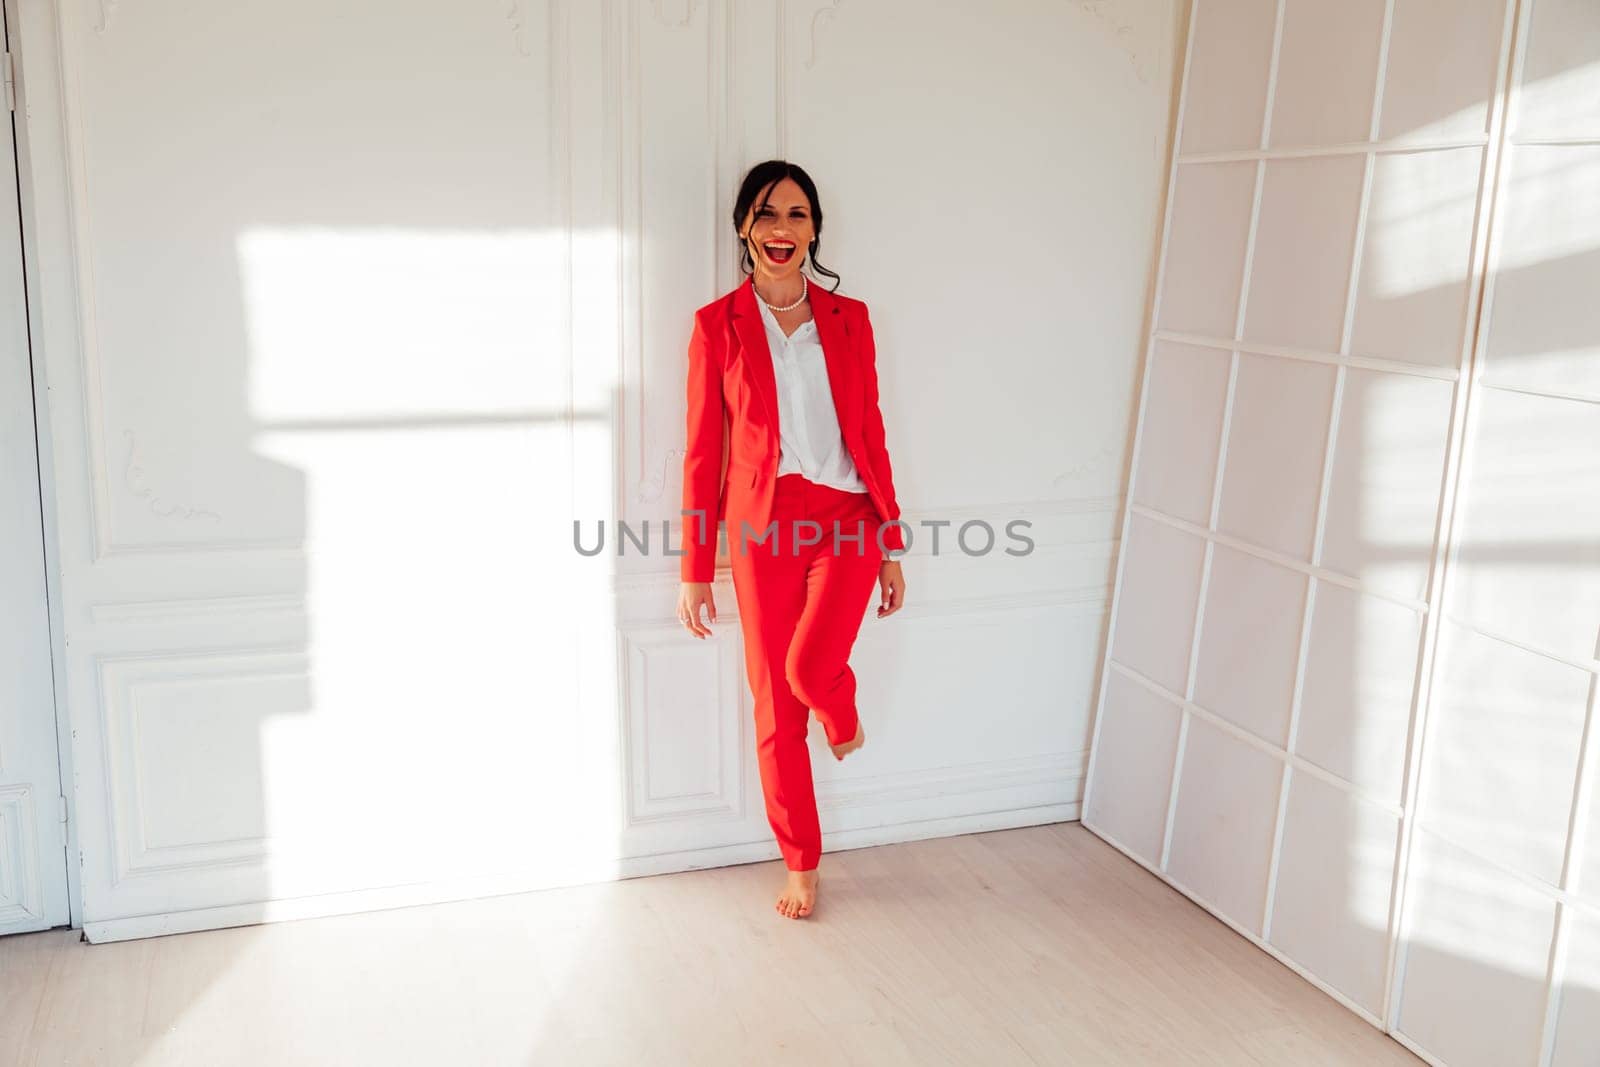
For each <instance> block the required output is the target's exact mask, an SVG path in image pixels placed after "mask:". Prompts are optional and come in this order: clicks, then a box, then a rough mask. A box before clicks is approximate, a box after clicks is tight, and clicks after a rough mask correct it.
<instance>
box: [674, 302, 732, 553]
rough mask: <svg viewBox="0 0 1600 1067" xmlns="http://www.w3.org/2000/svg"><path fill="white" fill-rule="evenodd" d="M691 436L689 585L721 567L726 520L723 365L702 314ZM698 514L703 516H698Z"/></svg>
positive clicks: (686, 529) (687, 453)
mask: <svg viewBox="0 0 1600 1067" xmlns="http://www.w3.org/2000/svg"><path fill="white" fill-rule="evenodd" d="M688 386H689V388H688V407H687V410H688V437H687V444H686V445H685V448H684V453H683V510H684V511H685V512H687V514H684V515H680V516H679V519H680V521H681V522H682V524H683V534H682V538H681V546H682V552H683V554H682V556H680V557H679V561H678V569H679V574H680V576H681V579H682V580H683V581H685V582H709V581H711V580H712V579H713V578H714V577H715V573H716V565H717V520H718V519H719V518H720V517H721V516H722V501H721V494H722V452H723V448H724V444H725V434H724V426H723V424H724V419H725V416H726V414H727V413H726V411H725V410H724V403H723V399H722V367H721V366H720V360H719V358H718V356H717V353H716V351H715V350H714V349H713V347H712V345H711V341H710V336H709V334H708V332H707V330H706V328H705V324H704V323H703V322H701V321H700V315H699V314H698V313H697V314H696V315H695V317H694V333H693V335H692V336H691V337H690V339H689V381H688ZM696 512H698V514H696Z"/></svg>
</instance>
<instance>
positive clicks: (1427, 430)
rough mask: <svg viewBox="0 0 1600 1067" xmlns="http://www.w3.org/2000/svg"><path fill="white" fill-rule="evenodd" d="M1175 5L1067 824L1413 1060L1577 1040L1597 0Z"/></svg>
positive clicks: (1592, 638)
mask: <svg viewBox="0 0 1600 1067" xmlns="http://www.w3.org/2000/svg"><path fill="white" fill-rule="evenodd" d="M1192 26H1193V35H1192V39H1191V43H1190V51H1189V56H1188V63H1187V76H1186V80H1185V89H1184V100H1183V104H1182V111H1181V115H1182V118H1181V135H1180V136H1181V140H1180V144H1179V149H1178V163H1177V165H1176V166H1175V167H1174V172H1173V188H1174V194H1173V198H1172V199H1173V208H1172V212H1171V214H1170V216H1169V219H1168V222H1167V226H1166V237H1165V242H1164V250H1165V251H1164V265H1163V270H1162V281H1161V285H1160V291H1159V297H1158V309H1157V312H1156V316H1155V329H1154V331H1153V334H1152V336H1151V353H1150V359H1149V362H1148V369H1147V373H1146V381H1145V393H1144V398H1143V402H1142V405H1141V412H1140V420H1139V425H1140V429H1139V435H1138V444H1137V446H1136V458H1135V470H1134V478H1133V484H1132V489H1131V507H1130V509H1129V514H1128V516H1127V521H1128V524H1129V525H1128V530H1129V536H1128V539H1127V545H1128V550H1127V551H1126V552H1125V553H1124V559H1123V562H1122V564H1121V566H1120V573H1119V581H1118V592H1117V597H1116V603H1115V608H1114V616H1113V624H1112V636H1111V639H1110V647H1109V651H1108V655H1107V658H1106V663H1105V668H1106V671H1105V678H1104V683H1103V686H1102V700H1101V704H1100V707H1099V711H1098V717H1097V721H1096V736H1097V741H1096V745H1095V751H1094V759H1093V768H1092V771H1091V778H1090V783H1089V787H1088V795H1087V797H1086V802H1085V815H1084V819H1085V823H1086V824H1087V825H1089V826H1090V827H1091V828H1092V829H1094V830H1095V831H1096V832H1098V833H1100V834H1102V835H1103V836H1105V837H1106V838H1107V839H1108V840H1111V841H1112V842H1113V843H1115V844H1117V845H1118V846H1119V847H1121V848H1123V849H1124V850H1125V851H1127V852H1128V853H1129V854H1130V855H1132V856H1134V857H1135V858H1136V859H1138V860H1139V861H1140V862H1142V863H1144V864H1146V865H1147V866H1149V867H1150V868H1151V869H1153V870H1155V871H1156V872H1157V873H1159V874H1161V875H1162V876H1163V877H1165V878H1166V879H1167V880H1169V881H1170V882H1172V883H1173V884H1174V885H1176V886H1178V887H1179V888H1180V889H1182V890H1183V891H1184V892H1186V893H1187V894H1189V895H1190V896H1191V897H1193V898H1194V899H1196V900H1197V901H1199V902H1200V903H1201V904H1203V905H1204V906H1206V907H1207V908H1209V909H1210V910H1212V911H1213V912H1215V913H1216V914H1217V915H1219V916H1220V917H1222V918H1223V919H1224V920H1225V921H1227V922H1228V923H1229V924H1230V925H1232V926H1234V927H1235V929H1237V930H1239V931H1240V932H1241V933H1243V934H1244V935H1245V936H1247V937H1250V938H1251V939H1252V940H1255V941H1256V942H1257V943H1259V944H1261V945H1262V946H1263V947H1264V948H1266V949H1267V950H1268V951H1269V952H1271V953H1273V954H1274V955H1276V956H1278V957H1279V958H1280V959H1282V960H1284V961H1285V962H1286V963H1288V964H1289V965H1290V966H1292V967H1294V968H1295V969H1296V970H1298V971H1300V972H1301V973H1302V974H1304V975H1306V976H1307V977H1308V978H1310V979H1311V980H1312V981H1314V982H1316V983H1317V984H1318V985H1319V986H1321V987H1322V988H1324V989H1325V990H1327V991H1328V992H1329V993H1330V994H1332V995H1334V996H1335V997H1337V998H1339V999H1340V1000H1341V1001H1343V1002H1344V1003H1346V1004H1347V1005H1349V1006H1350V1007H1351V1008H1352V1009H1354V1010H1355V1011H1357V1012H1358V1013H1359V1014H1361V1015H1362V1016H1363V1017H1364V1018H1366V1019H1367V1020H1368V1021H1369V1022H1372V1023H1373V1024H1374V1025H1377V1026H1380V1027H1382V1028H1385V1029H1387V1030H1390V1031H1391V1032H1393V1033H1394V1034H1395V1035H1396V1036H1397V1037H1398V1038H1399V1039H1400V1040H1402V1041H1403V1042H1405V1043H1406V1044H1407V1045H1409V1046H1410V1047H1412V1048H1413V1049H1415V1050H1416V1051H1418V1052H1420V1053H1422V1054H1423V1055H1424V1056H1426V1057H1428V1058H1429V1059H1430V1060H1432V1061H1433V1062H1441V1063H1449V1064H1452V1065H1463V1064H1485V1065H1487V1064H1496V1065H1500V1064H1511V1063H1547V1062H1555V1063H1562V1064H1565V1063H1573V1064H1576V1063H1591V1062H1594V1061H1595V1058H1596V1056H1597V1054H1600V1030H1596V1029H1595V1028H1594V1025H1593V1022H1592V1017H1593V1015H1594V1014H1595V1013H1594V1010H1593V1008H1594V1000H1595V997H1596V996H1597V995H1600V992H1597V991H1600V980H1597V977H1596V976H1597V967H1600V935H1597V934H1596V930H1600V922H1597V921H1596V917H1597V916H1600V910H1597V906H1596V903H1595V900H1596V899H1597V898H1595V896H1594V892H1595V886H1594V884H1593V880H1592V879H1590V880H1589V881H1588V882H1585V880H1584V878H1583V874H1584V872H1585V871H1586V870H1589V869H1592V863H1593V856H1592V854H1591V853H1589V852H1588V851H1587V849H1586V846H1587V844H1588V843H1589V842H1591V841H1592V840H1593V834H1594V831H1593V830H1592V829H1590V827H1591V826H1592V825H1593V824H1592V821H1591V820H1592V818H1593V811H1592V809H1593V807H1594V803H1595V801H1594V799H1593V798H1594V787H1593V784H1592V781H1591V780H1592V778H1593V776H1594V773H1595V772H1594V770H1593V767H1594V765H1595V757H1594V755H1593V752H1594V747H1595V745H1596V744H1597V742H1596V741H1595V731H1594V729H1593V726H1594V723H1593V718H1594V704H1595V674H1596V668H1597V666H1600V661H1597V656H1600V648H1597V645H1596V641H1597V638H1600V607H1597V604H1600V599H1597V597H1600V594H1597V591H1596V590H1597V587H1596V565H1597V562H1600V541H1597V540H1596V531H1597V530H1600V515H1597V514H1596V512H1595V508H1594V504H1593V501H1595V500H1597V499H1600V464H1597V461H1596V458H1595V457H1596V456H1600V424H1597V423H1596V420H1595V413H1596V411H1597V410H1600V409H1597V408H1596V407H1595V405H1596V403H1597V402H1600V376H1597V371H1596V368H1597V367H1600V349H1597V348H1596V347H1595V338H1596V336H1600V331H1597V330H1596V326H1597V325H1600V324H1597V322H1596V320H1595V311H1594V301H1593V293H1594V292H1595V291H1596V290H1597V285H1600V271H1597V268H1596V258H1595V256H1596V249H1600V228H1597V227H1600V222H1597V219H1600V216H1597V215H1596V208H1595V205H1596V204H1597V203H1600V185H1597V184H1596V182H1597V177H1596V175H1597V174H1600V167H1597V166H1596V163H1597V156H1596V152H1597V149H1596V147H1595V139H1596V137H1597V135H1600V110H1597V107H1600V105H1597V104H1596V101H1600V80H1597V78H1600V75H1597V71H1600V22H1596V15H1595V9H1594V7H1593V5H1592V4H1586V3H1563V2H1560V0H1537V2H1530V0H1523V2H1522V3H1520V4H1517V3H1514V2H1513V3H1508V2H1503V0H1472V2H1470V3H1459V2H1452V3H1444V2H1435V0H1387V2H1385V0H1363V2H1361V3H1350V4H1339V5H1331V4H1321V3H1317V2H1314V0H1280V2H1273V0H1200V2H1199V3H1198V4H1197V5H1196V11H1195V15H1194V19H1193V23H1192ZM1514 42H1515V45H1516V48H1515V50H1514V49H1513V43H1514ZM1514 52H1515V60H1516V61H1515V65H1514V68H1513V62H1512V60H1513V54H1514ZM1508 114H1509V115H1510V119H1509V121H1508V120H1507V115H1508ZM1490 249H1493V250H1494V251H1493V255H1492V258H1490V252H1489V250H1490ZM1485 274H1486V275H1487V292H1488V293H1489V294H1490V295H1489V297H1488V299H1487V300H1486V302H1485V303H1484V306H1483V308H1482V316H1481V317H1480V307H1479V300H1478V293H1479V291H1480V287H1479V282H1480V279H1483V278H1484V277H1485ZM1241 279H1242V280H1241ZM1552 1057H1553V1059H1552Z"/></svg>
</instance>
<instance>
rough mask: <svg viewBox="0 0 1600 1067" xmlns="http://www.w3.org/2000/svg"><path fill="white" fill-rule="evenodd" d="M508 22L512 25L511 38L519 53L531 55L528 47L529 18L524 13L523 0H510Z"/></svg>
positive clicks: (507, 10)
mask: <svg viewBox="0 0 1600 1067" xmlns="http://www.w3.org/2000/svg"><path fill="white" fill-rule="evenodd" d="M506 23H507V24H508V25H509V26H510V27H511V40H512V43H513V44H514V45H515V46H516V49H517V55H519V56H531V55H532V54H533V53H532V51H530V50H529V48H528V33H527V20H526V18H525V17H524V15H523V13H522V0H509V2H508V3H507V4H506Z"/></svg>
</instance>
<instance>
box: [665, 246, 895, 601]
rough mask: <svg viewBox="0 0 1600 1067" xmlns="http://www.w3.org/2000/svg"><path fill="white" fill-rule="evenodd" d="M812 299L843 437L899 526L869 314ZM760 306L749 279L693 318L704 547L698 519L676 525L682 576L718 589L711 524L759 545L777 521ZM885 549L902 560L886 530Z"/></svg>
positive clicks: (767, 359) (695, 473) (688, 497)
mask: <svg viewBox="0 0 1600 1067" xmlns="http://www.w3.org/2000/svg"><path fill="white" fill-rule="evenodd" d="M809 295H810V298H811V314H812V317H813V318H815V319H816V323H817V338H818V340H820V341H821V342H822V355H823V359H824V361H825V362H826V363H827V365H828V385H829V388H830V389H831V391H832V392H833V405H834V408H835V410H836V411H837V413H838V415H839V432H840V434H841V435H842V436H843V437H844V444H845V447H846V448H847V449H849V451H850V459H851V461H852V462H854V463H855V467H856V472H857V473H858V474H860V476H861V480H862V481H863V482H865V483H866V486H867V493H868V495H869V496H870V497H871V498H872V505H873V507H874V508H875V509H876V510H877V512H878V517H879V518H880V519H881V520H883V521H884V522H888V521H890V520H893V519H898V518H899V517H900V506H899V504H897V503H896V502H895V496H894V476H893V474H892V472H891V471H890V469H889V452H888V449H887V448H885V446H884V433H883V414H882V413H881V412H880V411H879V410H878V368H877V359H878V357H877V349H876V348H875V347H874V344H873V339H872V320H871V319H870V318H868V317H867V305H866V304H865V303H863V302H862V301H860V300H855V299H853V298H851V297H848V296H839V295H837V294H835V293H830V292H828V291H827V290H826V289H824V288H822V287H821V286H819V285H813V286H811V287H810V289H809ZM757 299H758V298H757V296H756V294H755V286H754V284H753V283H752V282H751V280H750V279H749V278H748V277H747V278H746V279H745V280H744V281H743V282H742V283H740V285H739V287H738V288H737V289H734V290H733V291H732V292H730V293H726V294H724V295H722V296H720V297H718V298H717V299H716V300H713V301H712V302H711V303H709V304H707V305H706V306H705V307H703V308H700V309H699V310H698V311H696V312H695V313H694V334H693V336H692V338H691V339H690V341H689V408H688V411H689V419H688V423H689V440H688V448H687V449H686V450H685V452H684V457H683V509H684V510H685V511H691V512H692V511H696V510H698V511H700V512H701V513H702V514H704V515H705V516H707V520H708V521H707V523H706V525H705V527H704V528H705V536H703V537H702V536H701V526H700V523H699V522H698V521H697V520H696V518H695V516H694V515H687V516H680V521H681V522H682V523H683V537H682V548H683V556H682V557H681V561H680V568H679V569H680V571H681V574H682V579H683V581H686V582H709V581H711V580H712V577H713V572H714V571H715V569H716V555H717V537H716V533H717V529H716V524H715V520H727V521H728V522H729V523H730V527H729V533H730V543H732V536H731V535H733V534H737V533H738V529H739V528H738V525H737V523H738V522H740V521H741V520H743V521H747V522H749V523H750V526H751V528H752V529H753V530H754V531H756V532H757V534H758V535H759V533H760V531H762V530H764V529H766V526H767V523H768V522H769V521H770V520H771V514H772V493H773V487H774V486H775V485H776V484H777V480H778V478H777V473H778V383H777V376H776V373H775V372H774V370H773V367H772V352H771V350H770V349H769V348H768V347H767V331H766V326H765V324H764V323H763V322H762V321H761V311H760V309H759V308H758V307H757V306H756V300H757ZM724 422H726V429H725V427H724ZM712 516H715V520H712V519H711V517H712ZM883 544H884V546H885V547H886V548H889V549H893V550H895V551H901V550H903V549H904V548H905V536H904V531H903V530H902V529H901V528H900V527H899V526H890V527H889V528H888V529H886V530H885V531H884V533H883Z"/></svg>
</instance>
